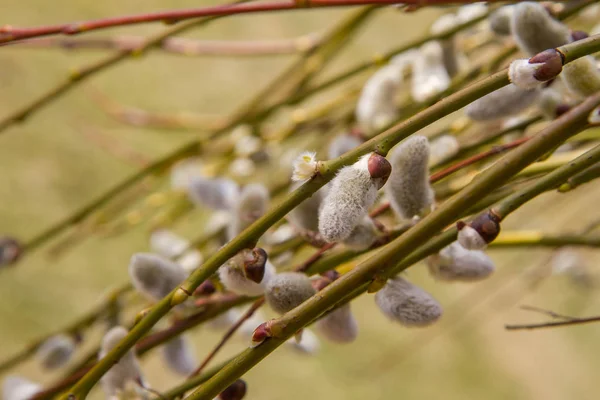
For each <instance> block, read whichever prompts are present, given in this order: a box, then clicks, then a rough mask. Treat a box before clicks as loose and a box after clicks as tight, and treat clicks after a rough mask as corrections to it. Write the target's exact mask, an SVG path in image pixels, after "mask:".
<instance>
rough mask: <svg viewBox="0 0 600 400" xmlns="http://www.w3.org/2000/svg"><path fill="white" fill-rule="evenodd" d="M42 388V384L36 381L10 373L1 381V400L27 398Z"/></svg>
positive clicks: (25, 399) (24, 399) (21, 399)
mask: <svg viewBox="0 0 600 400" xmlns="http://www.w3.org/2000/svg"><path fill="white" fill-rule="evenodd" d="M42 390H43V387H42V385H40V384H38V383H35V382H32V381H30V380H28V379H25V378H21V377H20V376H13V375H10V376H7V377H6V378H4V381H3V382H2V400H28V399H29V398H30V397H32V396H34V395H35V394H37V393H39V392H41V391H42Z"/></svg>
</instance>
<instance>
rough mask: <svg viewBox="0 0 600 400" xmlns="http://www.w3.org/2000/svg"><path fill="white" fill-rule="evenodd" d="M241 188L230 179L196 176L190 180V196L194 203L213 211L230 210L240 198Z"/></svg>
mask: <svg viewBox="0 0 600 400" xmlns="http://www.w3.org/2000/svg"><path fill="white" fill-rule="evenodd" d="M239 191H240V189H239V186H238V185H237V183H235V182H233V181H232V180H229V179H222V178H216V179H209V178H204V177H201V176H195V177H193V178H192V179H191V180H190V184H189V187H188V196H189V198H190V200H191V201H192V203H194V204H196V205H199V206H205V207H210V208H212V209H213V210H229V209H231V208H232V207H233V203H234V201H235V200H236V199H237V198H238V196H239Z"/></svg>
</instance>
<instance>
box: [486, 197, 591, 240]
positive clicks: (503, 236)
mask: <svg viewBox="0 0 600 400" xmlns="http://www.w3.org/2000/svg"><path fill="white" fill-rule="evenodd" d="M549 190H551V189H549ZM490 245H491V247H492V248H503V247H527V248H531V247H560V246H587V247H599V246H600V236H581V235H576V234H572V235H569V234H562V235H551V234H545V233H543V232H540V231H505V232H500V235H498V237H497V238H496V239H495V240H494V241H493V242H492V243H491V244H490Z"/></svg>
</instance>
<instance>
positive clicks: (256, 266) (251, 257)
mask: <svg viewBox="0 0 600 400" xmlns="http://www.w3.org/2000/svg"><path fill="white" fill-rule="evenodd" d="M275 273H276V271H275V267H274V266H273V264H271V262H270V261H269V260H268V259H267V253H266V252H265V251H264V250H263V249H261V248H258V247H257V248H254V249H244V250H242V251H240V252H239V253H238V254H236V255H235V256H233V257H231V258H230V259H229V260H228V261H227V262H226V263H225V264H224V265H222V266H221V267H220V268H219V279H220V280H221V283H223V285H224V286H225V288H226V289H227V290H230V291H232V292H234V293H237V294H241V295H245V296H258V295H260V294H262V293H263V291H264V290H265V285H266V284H267V283H268V282H269V281H270V280H271V279H272V278H273V276H275Z"/></svg>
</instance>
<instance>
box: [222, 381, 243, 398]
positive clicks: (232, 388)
mask: <svg viewBox="0 0 600 400" xmlns="http://www.w3.org/2000/svg"><path fill="white" fill-rule="evenodd" d="M246 386H247V385H246V382H244V381H243V380H242V379H238V380H237V381H235V382H233V383H232V384H231V385H229V386H227V389H225V390H223V391H222V392H221V393H219V399H220V400H241V399H243V398H244V396H246V391H247V387H246Z"/></svg>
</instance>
